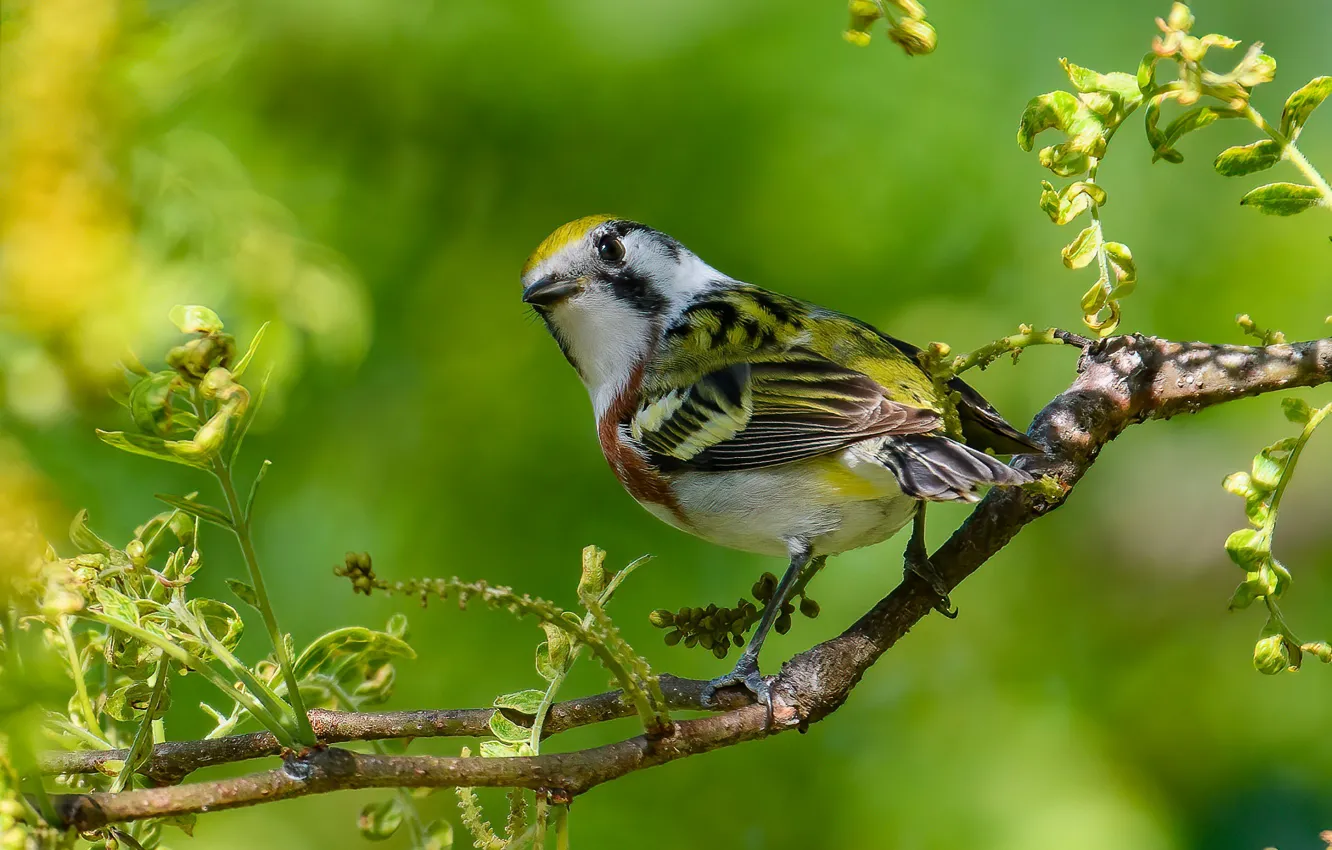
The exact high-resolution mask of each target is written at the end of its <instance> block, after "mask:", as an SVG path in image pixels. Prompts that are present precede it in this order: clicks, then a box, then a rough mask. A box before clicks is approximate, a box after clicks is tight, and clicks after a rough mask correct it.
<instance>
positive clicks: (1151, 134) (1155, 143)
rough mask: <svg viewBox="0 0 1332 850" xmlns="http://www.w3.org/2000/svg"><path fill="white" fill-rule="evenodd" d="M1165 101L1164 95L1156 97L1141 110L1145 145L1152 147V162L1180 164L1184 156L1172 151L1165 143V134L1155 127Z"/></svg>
mask: <svg viewBox="0 0 1332 850" xmlns="http://www.w3.org/2000/svg"><path fill="white" fill-rule="evenodd" d="M1164 99H1165V96H1164V95H1157V96H1156V97H1153V98H1152V99H1151V100H1149V101H1147V108H1146V109H1145V110H1143V122H1144V125H1145V127H1146V130H1147V143H1148V144H1150V145H1151V146H1152V150H1153V151H1154V153H1153V154H1152V162H1156V161H1157V160H1158V159H1164V160H1165V161H1166V162H1173V163H1181V162H1183V161H1184V154H1182V153H1180V152H1179V151H1177V150H1173V149H1172V148H1171V147H1170V145H1168V144H1167V143H1166V137H1165V133H1162V132H1161V131H1160V130H1159V129H1158V128H1157V126H1156V123H1157V121H1158V120H1159V119H1160V117H1161V103H1162V101H1163V100H1164Z"/></svg>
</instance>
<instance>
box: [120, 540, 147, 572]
mask: <svg viewBox="0 0 1332 850" xmlns="http://www.w3.org/2000/svg"><path fill="white" fill-rule="evenodd" d="M125 556H126V557H128V558H129V559H130V563H131V564H133V565H134V566H136V567H142V566H143V565H144V564H146V563H148V547H146V546H144V545H143V541H142V540H131V541H130V542H129V543H128V544H126V546H125Z"/></svg>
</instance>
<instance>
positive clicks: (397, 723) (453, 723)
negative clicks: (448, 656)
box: [38, 674, 750, 785]
mask: <svg viewBox="0 0 1332 850" xmlns="http://www.w3.org/2000/svg"><path fill="white" fill-rule="evenodd" d="M706 684H707V683H706V682H704V681H702V680H700V679H681V678H679V677H676V676H671V675H669V674H664V675H662V677H661V690H662V693H663V694H664V695H665V697H666V703H667V705H668V706H670V707H671V708H675V709H692V710H697V711H703V710H718V709H721V710H725V709H730V708H738V707H740V706H742V705H747V704H748V703H749V702H750V700H748V699H747V698H746V697H745V695H743V694H742V693H741V692H739V691H730V692H728V693H725V694H721V695H720V697H721V698H722V701H721V704H720V705H719V706H717V707H715V708H713V709H707V708H706V707H705V706H704V705H703V698H702V693H703V686H704V685H706ZM496 710H497V709H494V708H444V709H433V710H431V709H426V710H421V711H382V712H350V711H326V710H324V709H314V710H312V711H310V712H309V717H310V725H311V726H312V727H313V728H314V731H315V735H316V736H318V738H319V741H320V743H323V744H339V743H343V742H346V741H384V740H389V739H393V738H485V737H490V736H491V735H493V734H494V733H493V732H491V731H490V716H491V714H493V713H494V712H495V711H496ZM503 713H504V714H505V715H507V716H508V717H509V719H511V720H514V721H517V722H520V723H522V724H523V725H525V726H530V725H531V723H532V717H531V715H525V714H523V713H522V712H519V711H510V710H508V709H504V710H503ZM634 713H635V710H634V706H633V703H631V702H630V701H629V700H628V699H626V698H625V696H624V694H623V692H621V691H608V692H606V693H601V694H594V695H592V696H586V697H579V698H578V699H571V700H565V701H563V702H557V703H555V704H554V705H552V706H551V707H550V711H549V713H548V714H547V715H546V723H545V726H544V727H543V734H542V738H546V737H549V736H550V735H554V734H556V733H557V732H563V731H565V730H568V729H573V728H575V727H578V726H588V725H591V724H594V723H604V722H606V721H608V720H616V719H618V718H621V717H631V716H633V714H634ZM128 752H129V751H128V750H123V749H120V750H72V751H60V752H47V753H42V754H41V756H40V757H39V759H38V770H40V771H41V772H42V773H44V774H61V775H66V774H77V773H96V772H98V769H99V767H100V766H101V765H102V764H104V763H106V762H108V761H124V760H125V758H126V757H127V755H128ZM282 754H283V747H282V744H280V743H279V742H278V740H277V738H276V737H274V736H273V733H271V732H250V733H247V734H243V735H228V736H226V737H224V738H213V739H209V740H202V741H168V742H166V743H163V744H157V745H156V746H154V747H153V754H152V756H151V757H150V758H149V760H148V761H147V762H145V763H144V765H143V767H142V768H141V769H140V770H139V773H141V774H143V775H144V776H146V777H148V778H149V779H151V780H152V781H153V782H155V783H156V784H158V785H175V784H177V783H179V782H180V781H181V780H182V779H184V778H185V777H186V776H188V775H189V774H190V773H192V772H194V771H196V770H201V769H203V768H205V767H212V766H214V765H218V764H230V763H232V762H239V761H248V760H250V759H257V758H264V757H266V756H277V755H282Z"/></svg>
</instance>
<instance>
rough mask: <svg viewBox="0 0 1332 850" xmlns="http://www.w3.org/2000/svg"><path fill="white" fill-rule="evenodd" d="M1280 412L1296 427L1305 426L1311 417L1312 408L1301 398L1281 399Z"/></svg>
mask: <svg viewBox="0 0 1332 850" xmlns="http://www.w3.org/2000/svg"><path fill="white" fill-rule="evenodd" d="M1281 412H1282V413H1284V414H1286V418H1287V419H1289V420H1290V421H1291V422H1294V423H1296V424H1297V425H1307V424H1308V423H1309V419H1310V418H1311V417H1312V416H1313V408H1311V407H1309V402H1307V401H1305V400H1304V399H1302V398H1283V399H1282V400H1281Z"/></svg>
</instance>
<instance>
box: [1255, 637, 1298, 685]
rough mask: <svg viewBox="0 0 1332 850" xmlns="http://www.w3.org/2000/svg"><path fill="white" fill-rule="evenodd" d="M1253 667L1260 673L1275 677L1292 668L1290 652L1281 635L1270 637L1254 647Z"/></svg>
mask: <svg viewBox="0 0 1332 850" xmlns="http://www.w3.org/2000/svg"><path fill="white" fill-rule="evenodd" d="M1253 666H1254V668H1255V669H1257V671H1258V672H1259V673H1266V674H1267V675H1269V676H1274V675H1276V674H1277V673H1280V672H1281V671H1283V670H1285V669H1286V668H1287V667H1289V666H1290V651H1289V650H1288V649H1287V648H1286V639H1285V638H1284V637H1282V636H1281V635H1268V636H1267V637H1265V638H1263V639H1262V640H1260V641H1258V643H1257V644H1255V645H1254V647H1253Z"/></svg>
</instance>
